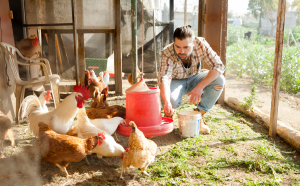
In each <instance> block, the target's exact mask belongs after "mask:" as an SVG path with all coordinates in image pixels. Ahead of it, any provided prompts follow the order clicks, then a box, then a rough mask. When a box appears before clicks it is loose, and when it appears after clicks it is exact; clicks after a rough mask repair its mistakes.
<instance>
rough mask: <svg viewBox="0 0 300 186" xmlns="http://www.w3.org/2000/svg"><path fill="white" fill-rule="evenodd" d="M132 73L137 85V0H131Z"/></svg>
mask: <svg viewBox="0 0 300 186" xmlns="http://www.w3.org/2000/svg"><path fill="white" fill-rule="evenodd" d="M131 38H132V39H131V73H132V76H131V77H132V84H135V83H136V82H137V81H136V77H137V67H138V52H137V0H131Z"/></svg>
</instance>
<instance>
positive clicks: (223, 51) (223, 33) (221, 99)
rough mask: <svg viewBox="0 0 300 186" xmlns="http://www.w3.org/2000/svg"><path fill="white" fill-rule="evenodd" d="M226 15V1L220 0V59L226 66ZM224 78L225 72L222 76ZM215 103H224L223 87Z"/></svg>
mask: <svg viewBox="0 0 300 186" xmlns="http://www.w3.org/2000/svg"><path fill="white" fill-rule="evenodd" d="M227 14H228V0H222V18H221V20H222V29H221V52H220V58H221V61H222V62H223V64H224V65H225V66H226V47H227ZM223 75H224V76H225V72H224V74H223ZM217 103H219V104H224V103H225V87H224V88H223V92H222V94H221V95H220V97H219V99H218V101H217Z"/></svg>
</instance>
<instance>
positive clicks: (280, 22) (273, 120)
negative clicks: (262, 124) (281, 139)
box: [269, 0, 286, 138]
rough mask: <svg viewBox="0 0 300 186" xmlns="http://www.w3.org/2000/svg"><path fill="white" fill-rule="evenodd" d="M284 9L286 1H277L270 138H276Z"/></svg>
mask: <svg viewBox="0 0 300 186" xmlns="http://www.w3.org/2000/svg"><path fill="white" fill-rule="evenodd" d="M285 8H286V0H279V2H278V12H277V28H276V45H275V59H274V73H273V87H272V102H271V115H270V131H269V135H270V136H271V137H272V138H275V137H276V132H277V116H278V105H279V90H280V74H281V62H282V50H283V35H284V22H285Z"/></svg>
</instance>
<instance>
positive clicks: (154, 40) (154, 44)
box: [142, 8, 158, 77]
mask: <svg viewBox="0 0 300 186" xmlns="http://www.w3.org/2000/svg"><path fill="white" fill-rule="evenodd" d="M155 37H156V33H155V9H154V8H153V46H154V50H153V51H154V61H155V73H156V77H157V76H158V70H157V59H156V38H155ZM142 71H144V69H142Z"/></svg>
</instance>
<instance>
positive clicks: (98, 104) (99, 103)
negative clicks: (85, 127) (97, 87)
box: [86, 88, 126, 119]
mask: <svg viewBox="0 0 300 186" xmlns="http://www.w3.org/2000/svg"><path fill="white" fill-rule="evenodd" d="M105 90H107V88H105V89H104V90H103V91H102V93H103V94H102V95H101V96H100V95H98V96H97V99H94V102H93V103H92V104H91V109H88V110H86V114H87V116H88V118H90V119H100V118H107V119H110V118H113V117H121V118H125V116H126V108H125V107H122V106H120V105H113V106H108V103H107V102H106V96H107V93H106V91H105Z"/></svg>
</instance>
